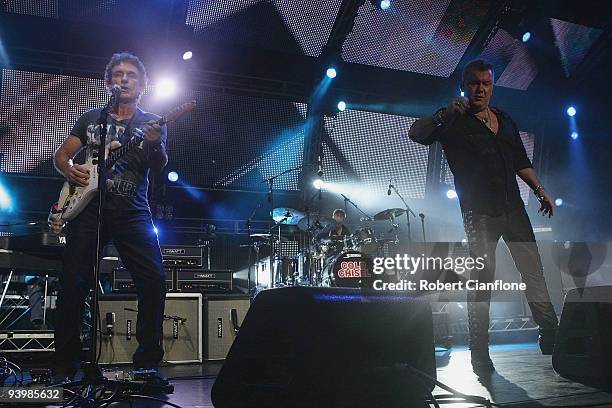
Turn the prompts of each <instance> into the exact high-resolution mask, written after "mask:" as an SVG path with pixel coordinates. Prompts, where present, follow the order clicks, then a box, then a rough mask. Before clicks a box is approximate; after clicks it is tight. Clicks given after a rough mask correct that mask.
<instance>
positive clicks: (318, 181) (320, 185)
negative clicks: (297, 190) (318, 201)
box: [312, 179, 325, 190]
mask: <svg viewBox="0 0 612 408" xmlns="http://www.w3.org/2000/svg"><path fill="white" fill-rule="evenodd" d="M312 185H313V186H314V187H315V188H316V189H317V190H321V189H322V188H323V186H324V185H325V183H324V182H323V180H321V179H316V180H315V181H313V182H312Z"/></svg>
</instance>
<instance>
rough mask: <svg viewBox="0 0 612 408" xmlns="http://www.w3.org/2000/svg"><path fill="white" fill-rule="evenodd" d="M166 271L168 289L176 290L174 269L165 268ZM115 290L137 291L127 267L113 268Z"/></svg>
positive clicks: (124, 291)
mask: <svg viewBox="0 0 612 408" xmlns="http://www.w3.org/2000/svg"><path fill="white" fill-rule="evenodd" d="M164 272H165V273H166V290H167V291H168V292H172V291H174V270H172V269H168V268H164ZM113 292H123V293H136V287H135V286H134V281H133V280H132V275H130V272H129V271H128V270H127V269H125V268H115V269H114V270H113Z"/></svg>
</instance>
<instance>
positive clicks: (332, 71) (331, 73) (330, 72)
mask: <svg viewBox="0 0 612 408" xmlns="http://www.w3.org/2000/svg"><path fill="white" fill-rule="evenodd" d="M325 75H327V77H328V78H331V79H333V78H335V77H336V75H338V73H337V72H336V69H335V68H327V71H325Z"/></svg>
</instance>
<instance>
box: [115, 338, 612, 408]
mask: <svg viewBox="0 0 612 408" xmlns="http://www.w3.org/2000/svg"><path fill="white" fill-rule="evenodd" d="M436 357H437V358H436V359H437V365H438V380H439V381H441V382H443V383H444V384H446V385H448V386H450V387H452V388H454V389H455V390H457V391H460V392H462V393H465V394H470V395H478V396H481V397H485V398H488V399H490V400H491V401H492V402H495V403H498V404H504V405H505V406H508V407H514V408H531V407H581V408H583V407H588V406H596V407H610V408H612V393H606V392H603V391H600V390H597V389H594V388H591V387H587V386H585V385H582V384H579V383H575V382H572V381H569V380H566V379H564V378H562V377H560V376H558V375H557V374H556V373H555V372H554V371H553V368H552V365H551V357H550V356H542V355H541V354H540V352H539V349H538V347H537V345H536V344H535V343H522V344H512V345H494V346H491V358H492V359H493V362H494V364H495V367H496V372H495V373H493V374H492V375H491V376H490V377H489V378H480V379H479V378H478V377H477V376H476V375H475V374H474V373H473V372H472V369H471V365H470V354H469V351H468V350H467V349H466V348H465V347H456V348H453V349H452V350H451V351H450V353H444V352H438V353H436ZM220 367H221V363H220V362H209V363H205V364H204V365H202V366H200V365H189V366H175V367H164V368H163V369H162V371H163V373H164V374H165V375H166V376H168V377H169V378H172V381H171V382H172V384H173V385H174V387H175V392H174V394H171V395H169V396H168V401H170V402H172V403H174V404H177V405H180V406H181V407H196V408H205V407H206V408H208V407H212V406H213V405H212V403H211V400H210V389H211V387H212V384H213V382H214V376H215V375H216V374H217V372H218V371H219V369H220ZM191 376H197V377H199V376H201V377H204V378H195V379H190V378H189V377H191ZM446 393H447V392H446V391H444V390H442V389H440V388H436V389H435V390H434V395H436V394H446ZM162 405H163V404H161V403H159V404H157V403H156V402H152V401H133V403H132V407H155V406H162ZM112 406H113V407H129V406H130V404H128V403H127V402H125V403H115V404H113V405H112ZM444 406H448V407H455V408H464V407H473V406H474V404H459V403H457V404H445V405H444ZM377 408H378V407H377Z"/></svg>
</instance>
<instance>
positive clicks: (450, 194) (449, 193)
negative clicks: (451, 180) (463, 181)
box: [446, 190, 457, 200]
mask: <svg viewBox="0 0 612 408" xmlns="http://www.w3.org/2000/svg"><path fill="white" fill-rule="evenodd" d="M446 197H448V198H450V199H451V200H452V199H453V198H457V192H456V191H455V190H448V191H447V192H446Z"/></svg>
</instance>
